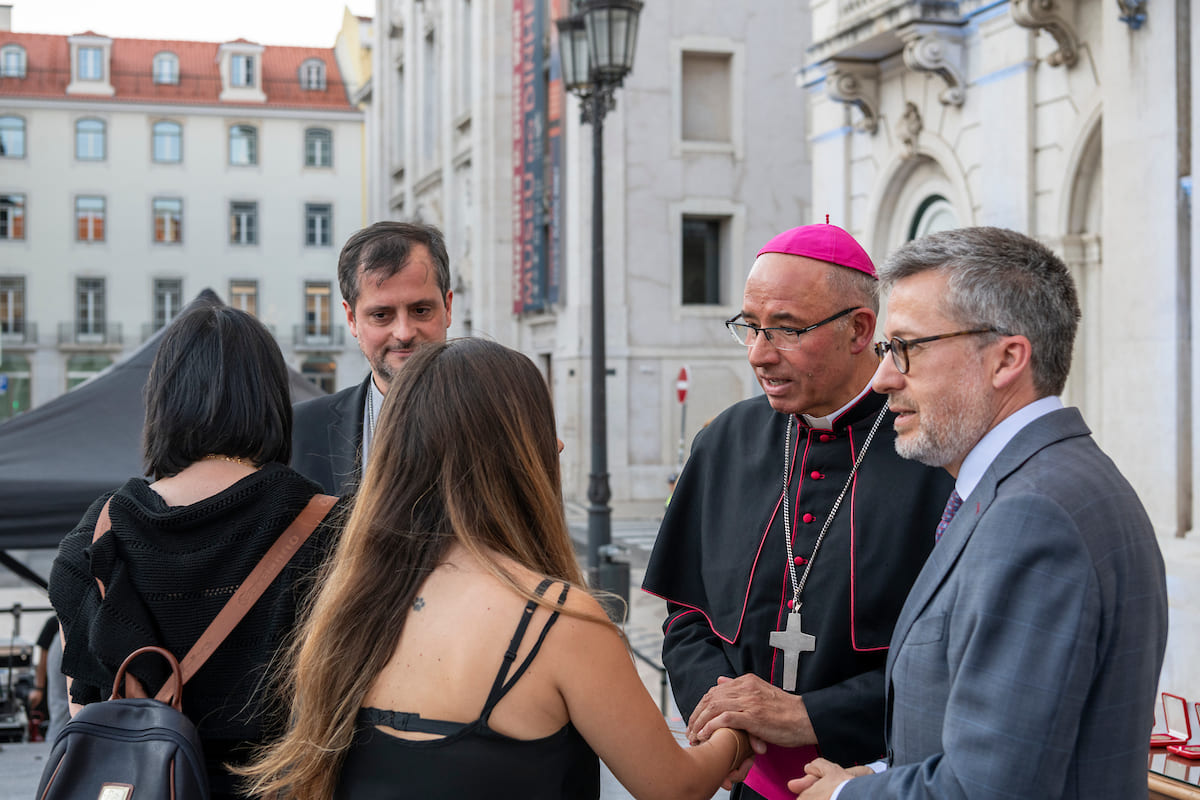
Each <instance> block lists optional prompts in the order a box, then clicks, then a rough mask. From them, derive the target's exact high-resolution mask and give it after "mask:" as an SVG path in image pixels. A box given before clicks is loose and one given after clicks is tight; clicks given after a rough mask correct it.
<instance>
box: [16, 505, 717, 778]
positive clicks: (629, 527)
mask: <svg viewBox="0 0 1200 800" xmlns="http://www.w3.org/2000/svg"><path fill="white" fill-rule="evenodd" d="M633 513H634V514H636V516H634V517H632V518H624V519H622V518H617V519H614V520H613V525H612V528H613V543H614V544H617V545H620V546H622V547H624V548H625V556H624V557H625V558H626V559H627V560H628V561H629V563H630V602H629V619H628V621H627V622H626V624H625V634H626V637H627V638H628V639H629V643H630V646H631V647H632V648H633V649H634V650H635V651H636V654H637V656H638V658H637V659H636V663H637V665H638V672H639V673H640V674H641V676H642V680H643V682H644V683H645V684H646V691H647V692H649V693H650V695H651V697H653V698H654V701H655V702H656V703H660V704H663V706H662V707H663V708H664V715H665V716H666V718H667V722H668V724H669V725H671V726H672V727H673V728H674V729H676V730H681V729H682V727H683V721H682V720H681V718H680V715H679V711H678V709H677V708H676V707H675V703H674V700H672V699H671V697H670V692H669V691H668V690H667V688H666V685H665V683H664V682H663V678H662V672H661V668H660V667H661V663H662V661H661V653H662V621H663V616H664V608H663V604H662V601H660V600H658V599H656V598H653V597H650V596H649V595H647V594H645V593H644V592H642V591H641V590H640V588H639V587H640V586H641V582H642V573H643V572H644V570H645V567H646V559H647V557H648V556H649V554H650V548H651V546H652V545H653V544H654V537H655V534H656V533H657V531H658V522H659V516H661V515H660V513H659V509H658V508H656V507H655V506H653V505H648V506H645V507H643V508H640V509H635V510H634V511H633ZM567 517H568V523H569V525H570V528H571V536H572V538H573V539H574V540H575V542H576V545H577V547H578V549H579V550H580V552H581V553H582V552H583V550H584V548H585V542H586V539H587V519H586V512H585V511H584V509H582V508H579V507H568V509H567ZM12 554H13V555H14V556H16V557H18V558H19V559H20V560H21V561H22V562H23V563H25V564H27V565H28V566H30V567H32V568H33V569H34V571H36V572H38V573H39V574H41V575H43V576H48V575H49V572H50V562H51V560H52V559H53V551H14V552H13V553H12ZM14 603H21V604H22V606H23V609H24V610H23V612H22V614H21V616H20V622H19V627H20V630H19V634H20V635H21V636H22V637H23V638H26V639H34V638H36V637H37V634H38V632H39V631H40V630H41V627H42V621H43V620H44V619H45V616H46V614H45V612H41V611H38V612H33V611H30V609H33V608H45V607H46V606H47V605H48V603H47V602H46V599H45V594H44V593H43V592H41V591H40V590H36V589H31V588H27V587H25V586H23V585H22V584H21V582H20V581H19V580H17V579H16V578H15V577H13V576H12V575H11V574H10V573H8V571H7V570H4V569H3V568H2V567H0V639H4V638H7V637H8V636H9V635H11V633H12V623H11V621H10V620H11V617H10V616H9V614H8V613H7V612H8V610H9V609H10V608H11V607H12V606H13V604H14ZM647 662H649V663H647ZM48 753H49V745H48V744H45V743H26V744H5V745H0V800H26V798H29V797H32V796H33V795H34V794H35V791H36V789H37V782H38V778H39V777H40V776H41V772H42V766H43V764H44V761H45V758H46V756H47V754H48ZM601 780H602V785H601V798H602V800H628V798H631V797H632V796H631V795H630V794H629V793H628V792H626V791H625V789H624V788H623V787H622V786H621V785H620V783H618V782H617V780H616V779H615V778H613V776H612V775H611V774H609V773H608V771H607V770H603V774H602V778H601ZM716 796H717V797H718V798H724V797H727V796H728V794H727V793H726V792H718V794H717V795H716Z"/></svg>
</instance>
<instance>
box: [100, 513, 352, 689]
mask: <svg viewBox="0 0 1200 800" xmlns="http://www.w3.org/2000/svg"><path fill="white" fill-rule="evenodd" d="M337 500H338V499H337V498H336V497H333V496H332V495H327V494H315V495H313V496H312V499H311V500H309V501H308V505H306V506H305V507H304V509H303V510H302V511H301V512H300V514H299V515H298V516H297V517H296V518H295V519H294V520H292V524H291V525H289V526H288V527H287V529H286V530H284V532H283V533H281V534H280V535H279V538H278V539H276V540H275V543H274V544H272V545H271V547H270V549H269V550H267V552H266V554H265V555H263V557H262V559H261V560H260V561H259V562H258V564H257V565H255V567H254V569H253V570H251V572H250V574H249V575H247V576H246V579H245V580H243V581H242V585H241V586H239V587H238V589H237V591H236V592H234V593H233V596H232V597H230V598H229V600H228V601H227V602H226V603H225V605H224V607H223V608H222V609H221V611H220V613H218V614H217V616H216V618H215V619H213V621H212V622H210V623H209V625H208V627H207V628H205V629H204V633H202V634H200V638H199V639H197V640H196V643H195V644H194V645H192V649H191V650H188V652H187V655H185V656H184V657H183V660H182V661H181V662H179V666H180V668H181V671H182V680H179V681H178V682H176V681H170V680H169V681H167V682H166V683H165V684H163V686H162V688H161V689H160V690H159V692H158V694H157V695H156V696H155V699H156V700H161V701H162V702H164V703H167V702H172V701H173V700H174V699H175V698H176V695H177V694H178V693H180V692H181V691H182V687H183V684H185V683H187V682H188V680H190V679H191V677H192V676H193V675H195V674H196V672H197V670H199V669H200V667H202V666H204V662H205V661H207V660H208V657H209V656H211V655H212V654H213V651H214V650H216V649H217V647H218V646H220V644H221V642H223V641H225V637H227V636H228V635H229V634H230V633H231V632H232V631H233V629H234V628H235V627H237V624H238V623H239V622H241V621H242V617H244V616H246V612H248V611H249V610H250V609H251V607H252V606H253V605H254V604H255V603H256V602H258V598H260V597H262V593H263V592H265V591H266V590H267V587H268V586H270V585H271V582H272V581H274V580H275V578H276V577H278V575H279V573H280V572H282V571H283V568H284V567H285V566H286V565H287V563H288V562H289V561H291V559H292V556H294V555H295V554H296V551H297V550H299V549H300V546H301V545H303V544H304V543H305V542H306V541H308V537H309V536H310V535H311V534H312V532H313V531H314V530H316V528H317V526H318V525H320V524H321V520H323V519H325V517H326V516H327V515H328V514H329V510H330V509H331V508H333V504H334V503H336V502H337ZM111 502H112V498H109V499H108V500H107V501H105V503H104V507H103V508H101V509H100V516H99V517H98V518H97V520H96V532H95V533H94V534H93V535H92V542H93V543H95V542H96V541H98V540H99V539H100V537H102V536H103V535H104V534H106V533H108V531H109V530H110V529H111V528H112V520H111V519H110V518H109V514H108V506H109V504H110V503H111ZM96 583H97V584H98V585H99V587H100V598H101V599H103V598H104V582H103V581H101V580H100V579H99V578H96ZM130 681H132V682H133V683H132V684H131V683H130ZM125 686H126V694H127V695H129V694H131V695H133V696H145V693H144V691H143V692H139V690H140V689H141V687H140V685H139V684H138V681H137V679H136V678H134V677H133V676H132V675H126V676H125Z"/></svg>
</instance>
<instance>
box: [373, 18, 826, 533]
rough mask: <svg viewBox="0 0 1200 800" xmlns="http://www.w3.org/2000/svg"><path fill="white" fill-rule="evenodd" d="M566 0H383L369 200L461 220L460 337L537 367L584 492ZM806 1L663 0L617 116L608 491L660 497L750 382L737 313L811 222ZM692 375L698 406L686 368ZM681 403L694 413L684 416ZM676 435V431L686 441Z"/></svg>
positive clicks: (586, 393) (579, 203)
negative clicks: (684, 391) (732, 321)
mask: <svg viewBox="0 0 1200 800" xmlns="http://www.w3.org/2000/svg"><path fill="white" fill-rule="evenodd" d="M567 13H569V12H568V3H567V2H566V0H421V1H420V2H418V1H417V0H379V2H378V3H377V4H376V16H375V42H374V46H373V65H372V73H373V75H372V86H371V93H370V96H371V104H370V109H369V111H368V114H369V120H370V121H369V123H368V130H369V131H375V133H370V134H369V141H368V149H369V151H370V153H369V156H368V161H369V162H370V163H372V164H375V165H378V166H377V168H375V169H372V171H371V172H370V175H369V179H368V183H369V185H370V188H369V195H370V197H369V201H368V207H369V209H370V212H369V213H370V215H371V216H372V217H374V218H395V219H410V218H417V219H421V220H424V221H426V222H432V223H434V224H437V225H439V226H441V227H442V228H443V229H444V230H445V231H446V233H447V240H448V244H449V250H450V258H451V270H452V273H453V281H454V291H455V299H454V315H453V325H452V327H451V334H452V335H480V336H490V337H493V338H495V339H496V340H498V341H500V342H503V343H505V344H508V345H510V346H514V347H517V348H519V349H521V350H522V351H523V352H526V353H528V354H529V355H530V356H531V357H532V358H534V359H535V361H536V362H537V363H538V364H539V365H540V366H541V367H542V369H543V371H544V373H545V375H546V377H547V378H548V380H549V382H550V385H551V387H552V390H553V394H554V400H555V406H556V408H557V410H558V424H559V436H560V437H561V438H562V439H563V440H564V441H565V442H566V443H567V449H566V450H565V451H564V453H563V456H562V464H563V470H564V491H565V493H566V495H567V497H568V499H569V500H574V501H577V502H580V503H582V502H585V495H586V489H587V482H588V471H589V466H590V461H589V456H588V453H589V446H590V439H589V435H590V434H589V431H590V413H591V412H590V402H589V397H590V391H591V386H590V371H589V364H590V347H591V342H590V338H589V336H590V333H589V332H590V330H591V328H590V320H591V314H592V313H593V310H594V309H593V303H592V297H591V290H590V285H591V284H590V276H591V244H590V243H591V230H592V229H591V223H592V219H591V207H592V206H591V197H592V174H593V172H592V165H593V159H592V144H591V142H592V130H591V127H590V126H589V125H584V124H582V123H581V122H580V115H579V107H578V102H577V100H576V99H575V98H574V97H571V96H568V95H566V94H565V93H564V92H563V90H562V88H561V82H560V81H559V71H558V63H557V60H556V59H557V34H556V32H555V27H554V24H553V23H554V20H555V19H556V18H559V17H561V16H565V15H566V14H567ZM807 16H808V15H807V12H806V11H805V10H804V8H803V7H802V4H797V3H794V2H791V1H790V0H756V2H755V3H753V4H738V3H724V2H696V1H695V0H670V1H669V2H666V1H664V0H655V1H654V2H648V3H646V4H645V7H644V8H643V9H642V12H641V18H640V23H639V35H638V43H637V53H636V58H635V61H634V66H633V71H632V73H631V74H630V75H629V76H628V77H627V78H626V80H625V85H624V87H623V88H621V89H619V90H618V91H617V96H616V107H615V109H614V110H613V111H611V112H609V114H608V115H607V117H606V118H605V120H604V147H603V151H604V152H603V155H604V170H603V190H604V228H603V230H604V234H605V237H604V238H605V270H606V298H605V315H606V328H607V335H606V351H607V365H606V366H607V371H608V384H607V387H606V390H607V396H608V415H607V418H608V431H609V437H608V441H609V448H608V460H609V472H610V475H611V485H612V491H613V504H614V508H615V509H616V510H617V511H618V512H621V511H622V510H623V509H627V508H630V507H631V506H635V505H637V504H639V503H642V504H645V507H646V508H655V507H657V508H661V504H662V501H663V499H664V498H665V497H666V495H667V492H668V483H667V480H668V477H669V476H670V475H671V474H672V473H673V472H674V471H675V470H676V469H677V468H678V464H679V460H680V459H681V457H682V455H683V453H684V447H681V438H682V439H683V440H684V441H686V442H687V443H690V441H691V438H692V436H693V435H694V434H695V433H696V431H697V430H698V429H699V427H700V426H701V425H702V424H704V422H705V421H706V420H708V419H710V418H711V417H712V416H714V415H715V414H717V413H718V412H720V411H721V410H722V409H724V408H725V407H727V406H728V405H730V404H732V403H733V402H735V401H737V400H740V399H743V398H744V397H748V396H750V395H751V394H752V393H754V392H756V391H758V389H757V385H756V384H755V382H754V378H753V375H752V373H751V371H750V368H749V367H748V365H747V363H746V355H745V352H744V349H743V348H741V347H740V346H739V345H738V344H737V343H736V342H734V341H733V340H732V339H731V338H730V336H729V334H728V333H727V332H726V330H725V329H724V326H723V324H722V323H723V321H724V320H725V319H727V318H729V317H730V316H732V315H733V314H734V313H736V312H737V311H738V310H740V307H741V291H742V285H743V282H744V279H745V275H746V272H747V271H748V269H749V266H750V264H751V263H752V262H753V258H754V252H755V251H756V249H757V247H758V246H759V245H761V244H762V243H764V242H765V241H767V239H768V238H770V237H771V236H772V235H774V234H775V233H777V232H779V231H780V230H783V229H785V228H788V227H791V226H793V225H798V224H802V223H804V222H808V221H810V220H811V218H812V213H811V211H810V208H809V203H808V193H809V190H808V186H809V166H808V157H807V154H806V149H805V146H804V141H803V131H804V118H805V108H804V98H803V97H802V96H801V95H799V94H798V93H797V92H795V91H794V88H793V81H794V75H795V72H796V70H797V68H798V67H800V66H801V62H800V61H799V60H798V59H797V54H796V51H795V44H796V43H797V42H803V41H807V40H808V38H809V37H808V27H807ZM683 366H687V367H689V370H690V375H691V385H690V391H689V393H688V395H687V399H688V406H687V410H686V415H685V413H684V410H683V408H682V407H681V406H680V404H679V402H678V401H677V395H676V377H677V375H678V373H679V370H680V368H681V367H683ZM684 416H686V420H684V419H683V417H684ZM681 433H682V436H681Z"/></svg>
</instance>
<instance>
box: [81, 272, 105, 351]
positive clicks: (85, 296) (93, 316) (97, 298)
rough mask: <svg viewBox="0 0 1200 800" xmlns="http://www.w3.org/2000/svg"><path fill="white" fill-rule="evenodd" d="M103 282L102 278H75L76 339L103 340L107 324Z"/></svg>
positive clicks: (87, 340) (82, 340) (85, 340)
mask: <svg viewBox="0 0 1200 800" xmlns="http://www.w3.org/2000/svg"><path fill="white" fill-rule="evenodd" d="M85 284H86V285H85ZM105 284H106V281H105V280H104V278H76V279H75V334H76V341H79V342H103V341H104V337H105V333H106V331H105V328H106V325H107V313H106V312H107V308H106V300H105V294H106V291H105V290H106V289H107V286H106V285H105Z"/></svg>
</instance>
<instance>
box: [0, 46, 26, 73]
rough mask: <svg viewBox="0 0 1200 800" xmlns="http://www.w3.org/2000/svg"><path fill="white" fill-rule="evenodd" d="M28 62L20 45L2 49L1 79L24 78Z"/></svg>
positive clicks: (0, 49)
mask: <svg viewBox="0 0 1200 800" xmlns="http://www.w3.org/2000/svg"><path fill="white" fill-rule="evenodd" d="M27 65H28V60H27V58H26V56H25V48H24V47H22V46H21V45H19V44H6V45H5V46H4V47H0V78H24V77H25V69H26V66H27Z"/></svg>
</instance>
